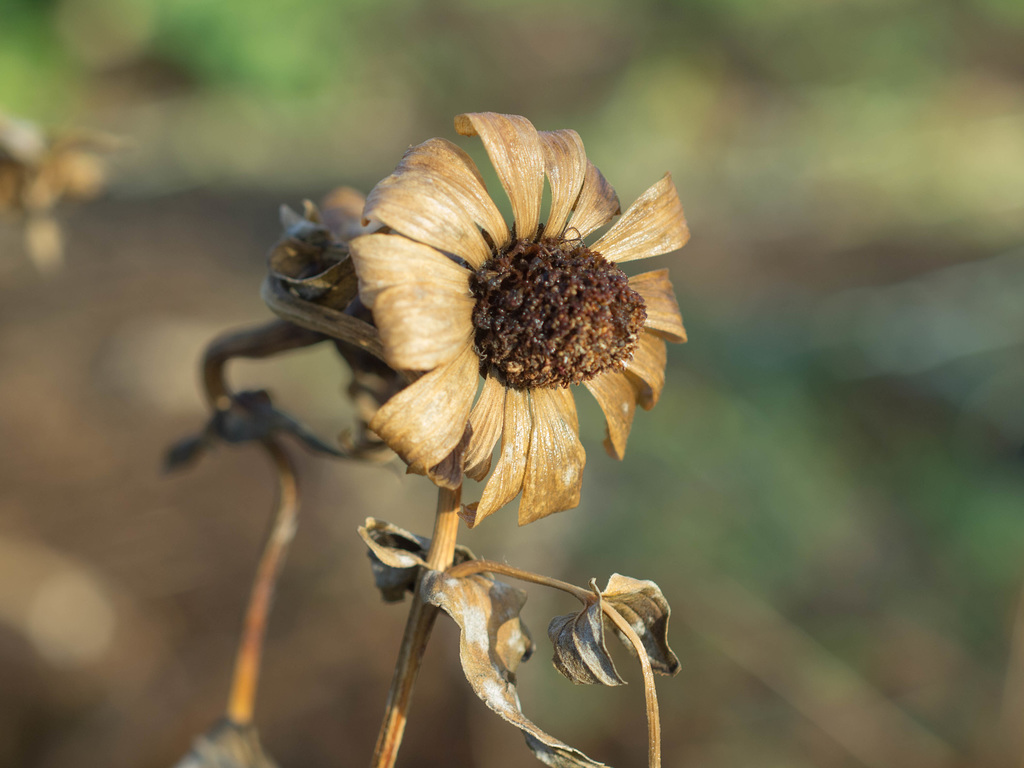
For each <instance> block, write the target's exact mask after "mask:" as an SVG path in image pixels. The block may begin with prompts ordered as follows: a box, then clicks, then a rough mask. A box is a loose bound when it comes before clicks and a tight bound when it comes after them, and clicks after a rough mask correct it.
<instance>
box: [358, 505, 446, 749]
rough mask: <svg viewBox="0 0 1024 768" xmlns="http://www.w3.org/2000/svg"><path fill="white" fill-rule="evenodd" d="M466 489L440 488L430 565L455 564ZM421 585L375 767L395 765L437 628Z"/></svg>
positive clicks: (412, 608) (390, 693) (415, 596)
mask: <svg viewBox="0 0 1024 768" xmlns="http://www.w3.org/2000/svg"><path fill="white" fill-rule="evenodd" d="M461 499H462V488H461V486H460V487H459V488H456V489H455V490H449V489H447V488H439V489H438V496H437V517H436V518H435V520H434V535H433V538H432V539H431V541H430V550H429V551H428V552H427V566H428V567H429V568H430V569H432V570H438V571H443V570H445V569H446V568H448V567H449V566H450V565H451V564H452V559H453V557H454V555H455V539H456V537H457V535H458V532H459V514H458V513H459V505H460V503H461ZM418 587H419V585H418V584H417V589H416V591H415V592H414V593H413V596H412V605H411V606H410V608H409V617H408V618H407V619H406V622H405V633H404V634H403V635H402V646H401V648H400V649H399V651H398V662H397V663H396V664H395V673H394V675H393V677H392V678H391V688H390V689H389V690H388V698H387V704H385V707H384V722H382V723H381V726H380V733H379V734H378V736H377V744H376V746H375V747H374V750H373V762H372V763H371V765H372V766H373V768H392V766H393V765H394V764H395V759H396V758H397V757H398V748H399V747H400V746H401V744H402V734H403V733H404V732H405V723H406V721H407V720H408V713H409V702H410V701H411V700H412V689H413V685H414V684H415V682H416V676H417V674H419V671H420V662H422V660H423V652H424V651H425V650H426V647H427V640H429V639H430V631H431V630H432V629H433V628H434V621H435V620H436V619H437V613H438V609H437V608H436V607H434V606H433V605H429V604H428V603H425V602H424V601H423V599H422V598H421V597H420V594H419V588H418Z"/></svg>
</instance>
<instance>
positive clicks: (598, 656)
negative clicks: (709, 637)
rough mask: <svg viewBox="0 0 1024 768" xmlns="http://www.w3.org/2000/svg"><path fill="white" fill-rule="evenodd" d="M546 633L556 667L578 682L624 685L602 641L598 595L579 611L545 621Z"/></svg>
mask: <svg viewBox="0 0 1024 768" xmlns="http://www.w3.org/2000/svg"><path fill="white" fill-rule="evenodd" d="M548 637H549V638H551V643H552V644H553V645H554V647H555V654H554V656H553V657H552V659H551V661H552V662H553V663H554V665H555V669H557V670H558V671H559V672H561V673H562V674H563V675H564V676H565V677H567V678H568V679H569V680H571V681H572V682H574V683H577V684H585V685H593V684H594V683H601V684H602V685H623V684H625V681H624V680H623V679H622V678H621V677H619V673H618V670H616V669H615V664H614V663H613V662H612V657H611V656H609V655H608V648H607V647H606V646H605V644H604V614H603V612H602V611H601V596H600V595H597V596H596V597H595V600H594V602H592V603H591V604H590V605H588V606H587V607H585V608H584V609H583V610H582V611H580V612H579V613H570V614H568V615H566V616H556V617H555V618H553V619H552V620H551V623H550V624H548Z"/></svg>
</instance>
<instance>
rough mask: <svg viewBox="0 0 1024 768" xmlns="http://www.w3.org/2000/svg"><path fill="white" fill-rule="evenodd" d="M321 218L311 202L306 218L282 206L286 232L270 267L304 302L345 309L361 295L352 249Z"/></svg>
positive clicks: (276, 249)
mask: <svg viewBox="0 0 1024 768" xmlns="http://www.w3.org/2000/svg"><path fill="white" fill-rule="evenodd" d="M320 218H321V217H320V212H319V211H318V210H317V209H316V206H315V205H313V204H312V203H310V202H309V201H306V207H305V215H304V216H300V215H299V214H298V213H296V212H295V211H293V210H292V209H291V208H289V207H288V206H286V205H283V206H281V225H282V226H283V227H284V230H285V231H284V234H283V235H282V236H281V239H280V240H278V242H277V243H276V244H275V245H274V247H273V248H272V249H271V251H270V255H269V257H268V266H269V268H270V272H271V274H273V275H274V277H276V278H278V279H279V280H281V281H282V282H283V283H285V284H286V285H287V286H288V288H289V290H291V291H292V293H294V294H295V295H296V296H298V297H299V298H300V299H302V300H303V301H309V302H312V303H314V304H322V305H325V306H328V307H332V308H335V309H344V308H345V307H346V306H348V304H349V302H351V301H352V299H353V298H355V296H356V294H357V293H358V290H359V281H358V279H357V278H356V273H355V267H354V266H353V264H352V260H351V259H350V258H349V256H348V249H347V248H346V247H345V245H344V244H342V243H341V242H338V241H337V240H336V239H335V237H334V234H333V233H332V232H331V230H330V229H329V228H328V227H327V226H326V225H324V224H323V223H322V222H321V220H320Z"/></svg>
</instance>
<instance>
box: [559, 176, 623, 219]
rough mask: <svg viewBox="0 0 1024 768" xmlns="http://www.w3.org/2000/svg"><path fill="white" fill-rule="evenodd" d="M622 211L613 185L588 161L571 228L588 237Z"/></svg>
mask: <svg viewBox="0 0 1024 768" xmlns="http://www.w3.org/2000/svg"><path fill="white" fill-rule="evenodd" d="M621 212H622V207H621V206H620V205H619V196H618V195H617V194H615V190H614V189H613V188H612V185H611V184H609V183H608V180H607V179H605V177H604V176H603V175H602V174H601V172H600V171H599V170H597V166H596V165H594V164H593V163H590V162H588V163H587V173H586V176H585V177H584V179H583V188H582V189H581V190H580V197H579V200H578V201H577V202H576V210H575V212H574V213H573V215H572V219H571V220H570V221H569V229H570V230H575V231H576V232H578V233H579V236H580V237H586V236H587V235H589V234H590V233H591V232H593V231H594V230H595V229H597V228H598V227H603V226H604V225H605V224H607V223H608V222H609V221H611V220H612V219H613V218H615V217H616V216H618V215H619V214H620V213H621Z"/></svg>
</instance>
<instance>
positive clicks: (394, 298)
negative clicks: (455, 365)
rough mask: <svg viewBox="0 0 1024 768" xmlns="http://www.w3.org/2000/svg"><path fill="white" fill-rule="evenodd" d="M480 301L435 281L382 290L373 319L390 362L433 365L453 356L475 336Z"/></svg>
mask: <svg viewBox="0 0 1024 768" xmlns="http://www.w3.org/2000/svg"><path fill="white" fill-rule="evenodd" d="M474 303H475V302H474V301H473V299H472V298H471V297H468V296H458V295H452V293H451V292H450V291H448V290H445V288H443V287H438V286H436V285H434V284H433V283H422V284H411V285H396V286H393V287H391V288H388V289H387V290H385V291H382V292H381V293H379V294H378V295H377V300H376V302H375V303H374V305H373V319H374V321H375V322H376V323H377V328H378V329H379V330H380V340H381V342H382V343H383V345H384V357H385V358H386V359H387V362H388V365H390V366H391V367H392V368H396V369H399V370H403V371H429V370H431V369H433V368H436V367H437V366H439V365H441V364H442V363H447V362H448V361H449V360H452V359H453V358H454V357H455V356H456V355H458V354H459V352H461V351H462V349H463V348H464V347H465V346H466V345H467V344H469V343H470V342H471V340H472V338H473V306H474Z"/></svg>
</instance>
